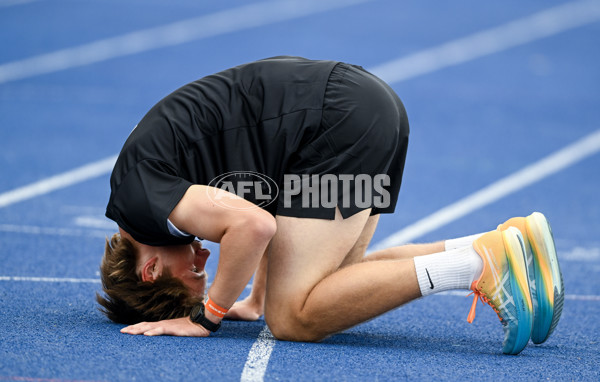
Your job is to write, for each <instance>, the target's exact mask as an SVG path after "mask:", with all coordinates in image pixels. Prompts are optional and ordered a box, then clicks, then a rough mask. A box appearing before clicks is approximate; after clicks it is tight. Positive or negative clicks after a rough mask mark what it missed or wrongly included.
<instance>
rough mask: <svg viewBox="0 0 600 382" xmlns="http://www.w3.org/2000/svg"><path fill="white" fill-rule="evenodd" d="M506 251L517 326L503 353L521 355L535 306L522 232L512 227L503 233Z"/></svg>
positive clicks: (513, 329) (510, 335)
mask: <svg viewBox="0 0 600 382" xmlns="http://www.w3.org/2000/svg"><path fill="white" fill-rule="evenodd" d="M502 239H503V241H504V249H505V251H506V257H507V259H508V267H509V274H510V281H509V282H510V287H511V292H512V298H513V300H514V304H515V311H516V315H517V317H515V319H516V322H517V325H516V326H515V327H513V328H510V329H509V331H508V332H507V333H506V335H505V339H504V343H503V344H502V347H503V348H502V351H503V352H504V353H505V354H513V355H514V354H519V353H520V352H521V350H523V349H524V348H525V346H527V343H528V342H529V338H530V336H531V331H532V327H533V306H532V302H531V295H530V292H529V278H528V274H527V264H526V257H525V253H526V252H525V243H524V242H523V237H522V236H521V232H520V231H519V230H518V229H516V228H514V227H510V228H508V229H507V230H504V231H502Z"/></svg>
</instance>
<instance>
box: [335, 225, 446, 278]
mask: <svg viewBox="0 0 600 382" xmlns="http://www.w3.org/2000/svg"><path fill="white" fill-rule="evenodd" d="M378 222H379V215H374V216H370V217H369V219H368V220H367V224H366V225H365V227H364V229H363V231H362V233H361V234H360V237H359V238H358V240H357V242H356V244H354V246H353V247H352V249H351V250H350V253H349V254H348V256H346V258H345V259H344V262H343V263H342V267H345V266H347V265H350V264H356V263H358V262H361V261H373V260H400V259H410V258H413V257H415V256H423V255H430V254H432V253H438V252H443V251H444V250H445V242H444V241H438V242H435V243H425V244H404V245H401V246H396V247H391V248H385V249H381V250H379V251H376V252H373V253H370V254H369V255H368V256H365V253H366V252H367V248H368V247H369V243H370V242H371V238H372V237H373V234H374V233H375V229H376V228H377V223H378Z"/></svg>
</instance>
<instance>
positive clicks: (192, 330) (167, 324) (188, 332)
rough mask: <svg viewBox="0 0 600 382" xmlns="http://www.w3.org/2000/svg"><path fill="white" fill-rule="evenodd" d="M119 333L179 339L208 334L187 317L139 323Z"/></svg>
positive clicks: (206, 335)
mask: <svg viewBox="0 0 600 382" xmlns="http://www.w3.org/2000/svg"><path fill="white" fill-rule="evenodd" d="M121 333H127V334H143V335H145V336H180V337H208V335H209V334H210V332H209V331H208V330H207V329H205V328H204V327H203V326H200V325H196V324H194V323H193V322H192V321H191V320H190V318H189V317H182V318H175V319H171V320H162V321H157V322H140V323H139V324H135V325H130V326H127V327H125V328H123V329H121Z"/></svg>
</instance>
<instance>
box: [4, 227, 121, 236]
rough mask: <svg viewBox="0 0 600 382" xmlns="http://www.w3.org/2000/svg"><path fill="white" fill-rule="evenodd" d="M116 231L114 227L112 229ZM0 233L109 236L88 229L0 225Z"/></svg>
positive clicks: (99, 231)
mask: <svg viewBox="0 0 600 382" xmlns="http://www.w3.org/2000/svg"><path fill="white" fill-rule="evenodd" d="M112 229H113V230H115V231H116V226H115V227H112ZM0 232H11V233H19V234H26V235H50V236H90V237H99V238H105V237H107V236H110V235H109V234H108V233H107V231H101V230H90V229H73V228H59V227H40V226H33V225H17V224H0Z"/></svg>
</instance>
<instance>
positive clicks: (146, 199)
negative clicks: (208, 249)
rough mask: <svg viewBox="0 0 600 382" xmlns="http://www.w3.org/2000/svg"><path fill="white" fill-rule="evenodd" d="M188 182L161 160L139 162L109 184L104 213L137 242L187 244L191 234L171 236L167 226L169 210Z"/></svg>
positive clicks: (191, 238)
mask: <svg viewBox="0 0 600 382" xmlns="http://www.w3.org/2000/svg"><path fill="white" fill-rule="evenodd" d="M191 185H192V183H191V182H189V181H187V180H185V179H183V178H181V177H179V176H177V175H176V172H175V171H174V169H173V168H171V166H169V165H168V164H166V163H164V162H161V161H158V160H143V161H140V162H138V163H137V164H136V165H135V166H134V167H132V168H131V169H130V170H129V171H128V172H127V173H126V174H125V175H124V177H123V178H122V180H121V182H120V183H119V184H113V185H112V194H111V197H110V201H109V204H108V207H107V210H106V216H107V217H108V218H110V219H113V220H114V221H116V222H117V224H119V226H120V227H121V228H123V229H124V230H125V231H126V232H127V233H129V234H130V235H131V236H132V237H133V238H134V239H135V240H137V241H139V242H140V243H144V244H148V245H175V244H188V243H191V242H192V241H193V240H194V237H193V236H191V235H190V236H175V235H173V234H172V233H171V231H170V230H169V226H168V218H169V215H170V214H171V211H173V209H174V208H175V206H176V205H177V203H179V201H180V200H181V198H182V197H183V195H184V194H185V192H186V191H187V189H188V188H189V187H190V186H191Z"/></svg>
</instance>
